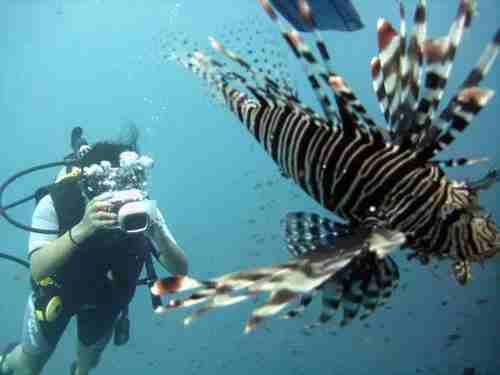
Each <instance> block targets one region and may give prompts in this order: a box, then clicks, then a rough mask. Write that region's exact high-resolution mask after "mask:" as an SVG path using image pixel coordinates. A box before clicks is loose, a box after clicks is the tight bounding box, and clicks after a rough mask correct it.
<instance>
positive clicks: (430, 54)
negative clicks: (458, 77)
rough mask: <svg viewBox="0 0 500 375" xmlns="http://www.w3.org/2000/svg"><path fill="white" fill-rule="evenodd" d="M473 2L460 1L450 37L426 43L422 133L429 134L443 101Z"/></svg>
mask: <svg viewBox="0 0 500 375" xmlns="http://www.w3.org/2000/svg"><path fill="white" fill-rule="evenodd" d="M474 3H475V1H474V0H461V1H460V5H459V9H458V13H457V16H456V18H455V20H454V21H453V23H452V25H451V28H450V31H449V33H448V35H447V36H446V37H442V38H438V39H428V40H426V41H425V42H424V56H425V59H426V63H427V72H426V78H425V88H426V93H425V94H424V96H423V97H422V98H421V99H420V101H419V104H418V108H417V112H418V113H417V129H418V130H419V132H423V134H426V133H427V129H428V128H429V127H430V126H431V123H432V121H433V118H434V113H435V111H436V109H437V108H438V106H439V103H440V102H441V99H442V96H443V93H444V89H445V87H446V84H447V82H448V78H449V76H450V73H451V69H452V67H453V61H454V60H455V56H456V51H457V48H458V46H459V45H460V43H461V41H462V37H463V34H464V31H465V29H466V27H467V26H468V23H467V20H468V19H471V18H472V15H473V12H474V6H473V4H474ZM469 23H470V22H469Z"/></svg>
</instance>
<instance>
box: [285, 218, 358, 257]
mask: <svg viewBox="0 0 500 375" xmlns="http://www.w3.org/2000/svg"><path fill="white" fill-rule="evenodd" d="M283 226H284V229H285V240H286V244H287V250H288V252H289V253H290V255H292V256H294V257H296V256H300V255H304V254H307V253H309V252H310V251H314V250H316V249H325V248H334V247H335V244H336V241H337V239H338V237H342V236H346V235H348V234H349V233H351V231H350V228H349V227H348V226H347V225H345V224H342V223H339V222H335V221H333V220H330V219H328V218H324V217H321V216H320V215H318V214H314V213H308V212H290V213H288V214H287V215H286V217H285V219H284V220H283Z"/></svg>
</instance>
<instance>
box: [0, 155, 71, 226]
mask: <svg viewBox="0 0 500 375" xmlns="http://www.w3.org/2000/svg"><path fill="white" fill-rule="evenodd" d="M69 164H72V161H71V160H65V161H58V162H54V163H46V164H42V165H37V166H35V167H32V168H28V169H25V170H24V171H21V172H19V173H16V174H15V175H13V176H12V177H10V178H8V179H7V180H6V181H5V182H4V183H3V184H2V185H1V186H0V215H2V216H3V217H4V218H5V220H7V221H8V222H9V223H11V224H12V225H14V226H16V227H17V228H20V229H24V230H27V231H30V232H35V233H43V234H59V232H58V231H56V230H47V229H40V228H33V227H31V226H29V225H25V224H23V223H21V222H19V221H17V220H14V219H13V218H11V217H10V216H9V215H8V214H7V212H6V211H7V210H8V209H10V208H13V207H16V206H18V205H20V204H21V203H24V202H27V201H29V200H31V199H34V198H35V197H36V194H33V195H30V196H29V197H26V198H23V199H20V200H18V201H16V202H14V203H11V204H8V205H4V204H3V193H4V191H5V189H6V188H7V186H9V185H10V184H11V183H12V182H14V181H15V180H17V179H18V178H20V177H22V176H24V175H27V174H30V173H32V172H36V171H39V170H42V169H47V168H53V167H58V166H62V165H69Z"/></svg>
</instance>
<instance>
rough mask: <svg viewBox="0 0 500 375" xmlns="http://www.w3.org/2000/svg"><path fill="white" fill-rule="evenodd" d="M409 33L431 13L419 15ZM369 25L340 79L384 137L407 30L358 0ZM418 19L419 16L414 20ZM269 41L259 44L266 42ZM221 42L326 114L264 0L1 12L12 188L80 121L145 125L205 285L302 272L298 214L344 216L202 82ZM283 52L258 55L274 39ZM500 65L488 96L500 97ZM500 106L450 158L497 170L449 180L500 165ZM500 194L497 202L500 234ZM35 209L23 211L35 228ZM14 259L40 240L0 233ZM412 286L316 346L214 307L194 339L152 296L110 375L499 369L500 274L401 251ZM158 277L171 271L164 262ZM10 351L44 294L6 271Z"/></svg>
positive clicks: (393, 12) (5, 152)
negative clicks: (30, 303)
mask: <svg viewBox="0 0 500 375" xmlns="http://www.w3.org/2000/svg"><path fill="white" fill-rule="evenodd" d="M404 3H405V5H406V8H407V22H408V27H410V30H411V24H412V23H411V18H412V16H413V10H414V7H415V4H416V0H407V1H405V2H404ZM353 4H354V5H355V6H356V8H357V9H358V10H359V12H360V15H361V18H362V20H363V22H364V24H365V28H364V29H363V30H361V31H358V32H354V33H339V32H328V33H326V40H327V44H328V45H329V47H330V49H331V51H333V58H334V66H335V67H336V71H337V72H339V73H340V74H341V75H343V76H344V77H345V78H346V79H347V80H348V82H349V83H350V84H351V86H352V87H353V89H354V90H355V92H356V93H357V95H358V97H359V98H360V99H361V101H362V102H363V103H364V104H365V105H366V106H367V107H368V109H369V112H370V113H371V114H373V115H374V116H375V117H376V119H377V120H378V123H379V124H383V121H382V116H381V115H380V111H379V109H378V104H377V103H376V98H375V95H374V93H373V91H372V88H371V76H370V70H369V62H370V59H371V58H372V57H373V56H374V55H375V54H376V52H377V39H376V22H377V19H378V18H379V17H381V16H383V17H385V18H387V19H389V20H390V21H391V22H392V23H393V24H394V25H396V26H397V25H398V24H399V14H398V7H397V3H396V2H395V1H394V0H377V1H373V0H372V1H366V0H365V1H361V0H358V1H353ZM457 4H458V1H454V0H445V1H444V0H434V1H432V0H429V1H428V10H429V32H430V34H431V35H432V36H437V35H443V34H445V33H447V31H448V29H449V26H450V24H451V22H452V21H453V19H454V16H455V14H456V10H457ZM478 4H479V8H478V10H479V13H478V16H477V17H476V18H475V19H474V21H473V25H472V28H471V30H470V31H469V32H467V33H466V35H465V38H464V40H463V43H462V45H461V47H460V49H459V51H458V55H457V59H456V64H455V66H454V69H453V71H452V75H451V78H450V83H449V86H448V91H447V92H448V93H449V92H452V91H453V89H454V88H456V87H457V86H458V85H459V84H460V83H461V82H462V80H463V79H464V78H465V75H466V74H467V73H468V71H469V69H470V68H472V66H473V65H474V64H475V63H476V61H477V59H478V58H479V55H480V53H481V52H482V51H483V48H484V47H485V46H486V44H487V43H488V42H489V41H490V40H491V38H492V36H493V34H494V32H495V31H496V29H497V27H498V26H499V20H500V8H499V7H498V0H481V1H479V2H478ZM410 16H411V17H410ZM258 30H260V32H258ZM208 35H213V36H216V37H218V36H222V37H221V39H223V40H224V37H225V38H227V39H229V41H228V42H229V43H232V45H233V46H235V47H241V48H240V49H241V50H242V51H243V52H245V51H246V52H247V53H249V54H252V53H255V54H257V53H259V54H260V55H259V56H260V62H261V63H263V64H264V65H266V64H267V65H268V66H273V65H274V66H275V67H276V69H277V70H279V71H280V72H281V73H280V74H284V75H285V76H287V77H288V79H289V80H291V82H292V83H293V84H294V85H295V86H296V87H297V89H298V91H299V95H300V97H301V98H302V100H303V101H304V102H306V103H308V104H310V105H312V106H314V107H315V108H316V106H315V99H314V96H313V94H312V92H311V90H310V89H309V87H308V85H307V81H306V79H305V77H304V75H303V74H302V70H301V68H300V66H299V65H298V64H297V63H296V61H295V60H294V59H293V57H292V55H291V53H290V52H289V51H288V50H287V49H286V45H285V43H284V41H283V40H282V39H281V38H280V35H279V32H278V31H277V30H276V29H275V28H273V26H272V25H271V23H270V21H269V20H268V17H267V16H266V15H265V13H264V12H263V11H262V9H261V7H260V5H259V4H258V2H257V1H256V0H255V1H254V0H212V1H203V0H182V1H171V0H148V1H139V0H120V1H118V0H67V1H63V0H44V1H34V0H2V1H0V126H1V127H0V130H1V136H0V150H1V156H2V161H1V162H0V179H1V180H2V181H3V180H5V179H6V178H7V177H9V176H11V175H12V174H14V173H16V172H18V171H20V170H22V169H26V168H28V167H31V166H33V165H36V164H41V163H46V162H51V161H56V160H61V158H62V157H63V156H64V155H66V154H68V153H69V152H70V151H71V150H70V146H69V136H70V132H71V129H72V128H73V127H74V126H81V127H83V128H84V132H85V135H86V137H87V139H88V140H89V141H90V142H93V141H97V140H101V139H103V138H111V139H114V138H116V137H117V136H118V135H119V133H120V129H122V128H123V127H126V126H127V125H129V124H136V125H137V126H138V127H139V129H140V131H141V142H140V143H141V148H142V150H143V152H144V153H147V154H149V155H151V156H152V157H153V158H154V159H155V160H156V165H155V168H154V169H153V171H152V174H151V187H152V194H153V195H154V197H155V198H156V199H157V200H158V202H159V205H160V207H161V208H162V210H163V212H164V215H165V217H166V220H167V222H168V225H169V227H170V229H171V230H172V232H173V234H174V236H175V238H176V239H177V241H178V243H179V244H180V245H181V246H182V247H183V248H184V249H185V251H186V253H187V255H188V258H189V261H190V273H191V274H192V275H193V276H195V277H201V278H204V279H206V278H209V277H213V276H216V275H219V274H222V273H226V272H229V271H233V270H238V269H242V268H250V267H255V266H260V265H262V266H264V265H270V264H274V263H276V262H278V261H285V260H286V259H287V258H288V254H287V251H286V248H285V243H284V240H283V235H282V228H281V224H280V221H281V219H282V218H283V217H284V216H285V214H286V212H288V211H298V210H307V211H314V212H318V213H322V214H326V215H329V214H328V213H326V212H325V211H324V210H322V209H321V208H320V207H319V206H318V205H317V204H316V203H314V202H313V201H312V199H310V198H309V197H307V196H306V195H305V193H303V192H301V191H300V190H299V189H298V188H297V187H296V186H294V185H293V184H292V182H290V181H289V180H286V179H284V178H282V177H281V175H280V173H279V170H278V169H277V167H276V166H275V164H274V163H273V162H272V161H271V159H270V158H269V157H268V156H267V155H266V154H265V153H264V152H263V150H261V148H260V146H259V145H257V144H256V142H255V141H254V140H253V139H252V138H251V137H250V136H249V134H247V133H246V131H245V130H244V129H243V127H242V126H241V125H240V124H239V122H238V121H237V119H236V118H235V117H233V115H231V114H230V113H229V111H228V110H226V109H225V108H223V107H222V106H220V105H219V104H217V103H216V102H215V101H214V100H213V99H212V98H211V96H210V92H209V90H207V89H206V88H205V87H204V86H203V84H201V82H199V80H198V79H197V78H196V77H195V76H194V75H192V74H191V73H190V72H188V71H187V70H185V69H184V68H183V67H181V66H179V65H178V64H176V63H175V62H174V61H173V60H174V57H175V56H174V55H173V54H174V53H175V52H176V51H179V50H180V49H182V48H183V46H186V48H187V47H189V46H196V47H198V46H200V47H202V48H203V49H206V50H209V49H210V45H209V43H208V40H207V38H206V36H208ZM258 36H259V38H264V39H265V40H266V41H263V42H259V38H258ZM499 73H500V64H499V63H498V62H497V64H496V66H494V67H493V69H492V70H491V72H490V74H489V76H488V78H487V79H486V80H485V81H484V84H483V86H485V87H489V88H491V89H493V90H495V91H497V93H498V92H499V91H500V74H499ZM499 117H500V98H499V97H498V96H497V97H495V98H494V99H493V100H492V102H491V104H490V105H489V106H488V107H487V108H486V109H485V110H484V111H483V112H482V113H481V114H480V115H479V116H478V118H477V120H476V121H475V122H474V123H473V125H472V126H471V127H470V129H468V130H467V132H466V133H465V135H464V136H462V137H459V138H458V140H457V142H456V143H455V145H454V146H453V147H451V150H450V151H448V153H447V156H449V157H453V156H455V157H458V156H468V157H481V156H487V157H489V158H490V163H489V164H488V165H481V166H479V167H477V166H476V167H468V168H460V169H457V170H453V171H450V174H451V175H452V176H453V177H455V178H461V179H464V178H474V177H479V176H482V175H484V173H485V172H486V171H487V168H488V167H497V168H498V167H499V166H500V151H499V147H498V144H499V140H500V129H499V128H498V126H499V120H498V119H499ZM56 173H57V169H56V170H54V169H53V170H48V171H43V172H39V173H36V174H33V175H30V176H29V177H27V178H24V179H21V180H19V181H18V182H17V183H16V184H14V185H12V187H10V188H9V190H8V191H7V193H6V196H5V202H11V201H13V200H14V199H17V198H21V197H24V196H26V195H28V194H31V193H33V191H34V189H35V188H36V187H38V186H41V185H43V184H46V183H49V182H50V181H51V180H52V179H53V178H54V176H55V174H56ZM499 192H500V186H496V187H494V188H493V189H491V190H490V191H487V192H485V193H483V194H482V196H481V198H482V204H483V205H484V206H485V207H486V208H488V209H489V210H490V211H491V213H492V214H493V215H494V217H495V218H496V221H497V223H499V222H500V201H499V199H498V194H499ZM32 210H33V204H32V203H31V202H30V203H27V204H25V205H23V206H22V207H21V208H16V209H15V210H12V213H13V215H14V216H15V217H16V218H18V219H20V220H22V221H23V222H25V223H29V221H30V218H31V213H32ZM0 231H1V233H2V235H1V239H2V241H1V243H0V251H1V252H6V253H9V254H13V255H16V256H19V257H25V255H26V253H27V242H28V234H27V233H26V232H23V231H21V230H19V229H17V228H15V227H13V226H11V225H9V224H8V223H7V222H6V221H5V220H3V219H2V220H1V221H0ZM396 259H397V260H398V263H399V265H400V271H401V282H400V283H401V284H400V287H399V289H398V290H397V291H396V293H395V295H394V296H393V297H392V298H391V300H390V302H389V304H388V306H387V307H385V308H382V309H381V311H377V312H376V313H375V314H374V315H373V316H372V317H370V318H369V319H368V320H366V321H362V322H360V321H356V322H354V323H353V324H351V325H350V326H348V327H345V328H338V327H335V326H328V327H326V328H324V329H317V330H313V331H312V332H311V333H310V334H305V332H304V330H303V326H304V324H305V323H307V322H309V321H313V320H314V319H316V317H317V314H318V311H319V309H318V308H317V306H316V308H313V309H309V310H310V311H307V313H306V314H305V316H304V317H303V318H300V319H297V320H290V321H284V320H279V319H273V320H272V321H270V322H268V323H266V325H265V328H264V329H259V330H257V331H256V332H254V333H252V334H250V335H244V334H243V326H244V322H245V320H246V319H247V318H248V316H249V313H250V311H251V308H252V307H253V306H254V305H253V302H248V303H245V304H242V305H241V306H240V305H238V306H234V307H230V308H226V309H223V310H221V311H217V312H214V313H213V314H210V315H208V316H207V317H205V318H203V319H200V320H199V321H196V322H194V323H193V324H192V325H191V326H188V327H183V326H182V323H181V322H182V318H183V317H184V316H185V315H186V312H187V311H184V310H181V311H176V312H172V313H170V314H167V315H161V316H159V315H155V314H154V313H153V311H152V310H151V307H150V300H149V295H148V292H147V290H146V289H145V288H140V289H138V292H137V294H136V297H135V299H134V302H133V303H132V306H131V320H132V328H131V329H132V330H131V339H130V342H129V344H128V345H127V346H125V347H119V348H117V347H114V346H113V345H112V344H111V345H110V346H109V347H108V348H107V349H106V352H105V355H104V358H103V361H102V363H101V365H100V366H99V368H98V369H97V370H96V371H95V374H108V375H113V374H139V373H140V374H148V375H150V374H151V375H153V374H172V375H173V374H201V373H203V374H217V375H229V374H235V373H236V374H241V375H245V374H256V373H258V374H259V375H268V374H273V375H276V374H290V375H301V374H304V375H306V374H307V375H310V374H336V375H337V374H338V375H344V374H346V375H347V374H349V375H365V374H387V375H391V374H394V375H407V374H436V375H437V374H450V375H451V374H457V375H458V374H463V373H464V368H475V369H476V375H477V374H481V375H486V374H489V375H498V374H500V352H499V348H500V338H499V336H500V335H499V334H500V324H499V321H500V320H499V319H500V299H499V298H498V297H499V296H500V293H499V283H500V264H499V263H500V262H499V259H498V257H497V259H492V260H489V261H487V262H486V264H485V265H484V268H481V267H480V266H478V265H475V266H474V267H473V272H474V273H473V275H474V279H473V281H472V283H471V284H470V285H468V286H467V287H461V286H459V285H458V284H457V283H456V282H455V281H454V279H453V278H452V276H451V275H450V273H449V269H450V268H449V264H447V263H445V264H442V265H440V266H439V267H437V268H435V267H424V266H421V265H419V264H416V263H407V262H406V260H405V254H404V253H400V254H397V255H396ZM157 270H158V272H159V273H162V274H164V272H162V270H161V269H160V267H157ZM0 274H1V278H2V279H1V281H2V284H1V285H2V286H1V292H2V300H1V302H0V322H1V328H0V346H3V345H4V344H6V343H8V342H10V341H14V340H18V339H19V338H20V334H21V324H22V319H23V313H24V307H25V303H26V299H27V296H28V293H29V275H28V272H27V271H26V270H25V269H24V268H22V267H20V266H18V265H15V264H14V263H11V262H7V261H2V262H0ZM75 331H76V330H75V325H74V323H73V324H71V325H70V326H69V328H68V330H67V331H66V333H65V335H64V337H63V339H62V341H61V342H60V344H59V346H58V348H57V350H56V352H55V354H54V355H53V357H52V359H51V360H50V362H49V363H48V365H47V367H46V369H45V371H44V374H54V375H59V374H68V373H69V365H70V362H71V361H72V360H73V358H74V355H75V347H76V337H75V334H76V332H75Z"/></svg>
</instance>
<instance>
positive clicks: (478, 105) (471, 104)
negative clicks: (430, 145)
mask: <svg viewBox="0 0 500 375" xmlns="http://www.w3.org/2000/svg"><path fill="white" fill-rule="evenodd" d="M494 94H495V92H494V91H492V90H485V89H481V88H479V87H470V88H466V89H464V90H462V91H461V92H460V93H459V94H458V96H457V98H456V101H455V105H454V107H453V109H451V110H450V111H449V113H448V116H449V119H448V122H449V126H448V127H447V128H445V129H444V130H443V132H442V133H441V135H439V137H437V140H436V141H435V142H436V143H435V146H434V149H433V152H435V153H438V152H440V151H442V150H444V149H445V148H446V147H448V146H449V145H450V144H451V143H453V141H454V140H455V138H456V136H455V134H456V133H462V132H463V131H464V130H465V129H466V128H467V127H468V126H469V124H470V123H471V122H472V120H473V119H474V117H475V116H476V115H477V114H478V113H479V112H480V111H481V110H482V109H483V108H484V107H485V106H486V105H487V104H488V102H489V101H490V100H491V99H492V98H493V96H494Z"/></svg>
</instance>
